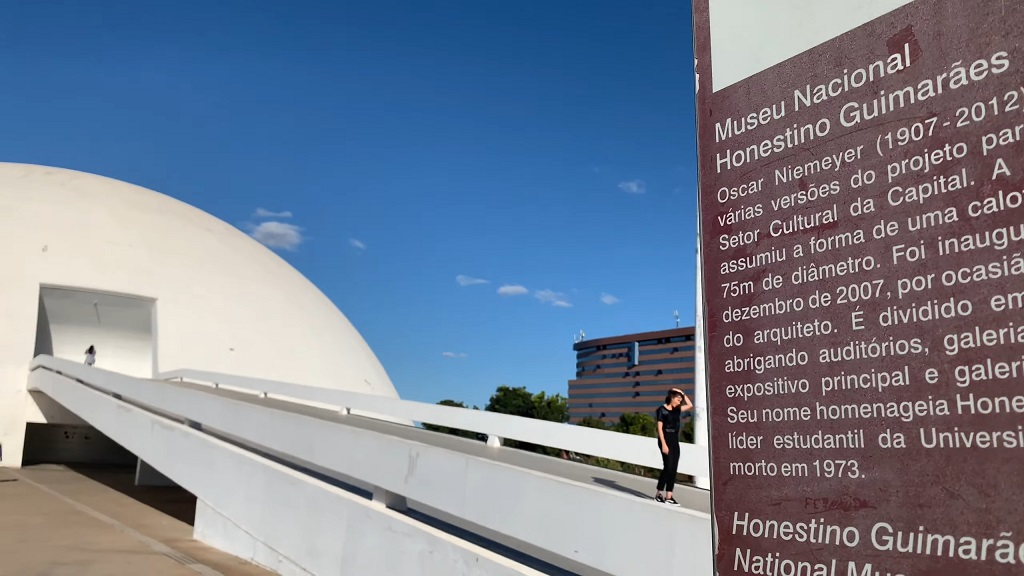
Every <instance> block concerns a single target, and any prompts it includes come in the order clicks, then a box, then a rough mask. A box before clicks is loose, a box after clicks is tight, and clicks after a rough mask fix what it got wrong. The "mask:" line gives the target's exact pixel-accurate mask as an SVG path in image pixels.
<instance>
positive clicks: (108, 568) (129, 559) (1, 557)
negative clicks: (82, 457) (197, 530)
mask: <svg viewBox="0 0 1024 576" xmlns="http://www.w3.org/2000/svg"><path fill="white" fill-rule="evenodd" d="M133 484H134V483H133V475H132V473H131V471H130V470H124V469H120V470H117V469H76V470H72V469H70V468H67V467H64V466H54V465H44V466H34V467H32V466H30V467H26V468H22V469H19V470H14V469H9V468H0V576H122V575H124V576H138V575H139V574H152V575H154V576H155V575H160V576H179V575H180V576H196V575H197V574H201V575H204V576H218V575H224V576H236V575H237V576H264V575H269V574H271V572H268V571H266V570H263V569H261V568H258V567H256V566H254V565H252V564H249V563H248V562H245V561H243V560H241V559H239V558H236V557H234V556H230V555H228V554H224V553H222V552H219V551H217V550H215V549H213V548H210V547H208V546H205V545H203V544H201V543H199V542H197V541H195V540H193V539H192V526H191V525H190V523H191V522H192V518H193V516H194V514H195V498H194V497H192V496H191V495H189V494H188V493H187V492H185V491H184V490H182V489H180V488H138V487H135V486H134V485H133Z"/></svg>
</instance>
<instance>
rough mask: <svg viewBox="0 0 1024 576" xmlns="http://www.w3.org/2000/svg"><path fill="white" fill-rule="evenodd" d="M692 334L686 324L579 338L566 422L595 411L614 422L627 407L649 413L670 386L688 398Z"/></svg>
mask: <svg viewBox="0 0 1024 576" xmlns="http://www.w3.org/2000/svg"><path fill="white" fill-rule="evenodd" d="M693 338H694V331H693V327H690V328H674V329H672V330H661V331H658V332H643V333H640V334H626V335H624V336H614V337H611V338H598V339H595V340H583V341H581V342H577V343H576V344H575V345H574V346H573V350H575V351H576V378H575V379H573V380H569V421H570V422H572V423H576V422H579V421H580V420H581V419H583V418H585V417H587V416H593V417H595V418H601V419H603V420H605V421H608V422H614V421H617V420H618V419H619V416H620V415H622V414H623V413H628V412H643V413H646V414H651V415H653V414H654V411H655V410H656V409H657V408H658V406H659V405H660V404H661V403H663V402H664V400H665V392H667V391H668V389H669V388H680V389H682V390H683V391H684V392H686V395H687V396H689V397H690V399H691V400H692V399H693V346H694V340H693ZM684 416H685V415H684Z"/></svg>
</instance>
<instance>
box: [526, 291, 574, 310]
mask: <svg viewBox="0 0 1024 576" xmlns="http://www.w3.org/2000/svg"><path fill="white" fill-rule="evenodd" d="M533 296H534V298H536V299H537V300H540V301H541V302H543V303H545V304H551V305H552V306H555V307H556V308H572V303H571V302H569V300H568V299H566V297H565V294H563V293H561V292H555V291H554V290H537V291H536V292H534V293H533Z"/></svg>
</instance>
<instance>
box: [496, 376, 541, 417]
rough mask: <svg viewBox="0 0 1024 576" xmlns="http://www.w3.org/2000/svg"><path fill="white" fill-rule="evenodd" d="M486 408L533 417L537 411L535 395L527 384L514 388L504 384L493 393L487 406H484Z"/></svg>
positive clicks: (501, 412) (500, 412)
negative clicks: (534, 400) (529, 390)
mask: <svg viewBox="0 0 1024 576" xmlns="http://www.w3.org/2000/svg"><path fill="white" fill-rule="evenodd" d="M484 410H486V411H488V412H498V413H499V414H511V415H512V416H522V417H524V418H533V414H534V412H535V410H534V406H533V395H532V394H530V393H529V392H528V391H527V390H526V387H525V386H520V387H518V388H512V387H510V386H506V385H504V384H502V385H501V386H498V389H497V390H495V391H494V394H492V395H491V399H490V400H489V401H488V402H487V406H484Z"/></svg>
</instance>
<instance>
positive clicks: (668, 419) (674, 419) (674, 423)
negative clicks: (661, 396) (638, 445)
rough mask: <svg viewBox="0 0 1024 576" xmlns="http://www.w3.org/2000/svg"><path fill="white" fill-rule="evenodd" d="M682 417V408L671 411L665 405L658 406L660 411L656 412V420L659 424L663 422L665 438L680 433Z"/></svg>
mask: <svg viewBox="0 0 1024 576" xmlns="http://www.w3.org/2000/svg"><path fill="white" fill-rule="evenodd" d="M682 415H683V410H682V408H681V407H680V408H676V409H675V410H669V409H668V408H665V405H664V404H662V405H661V406H658V410H657V411H655V413H654V419H655V420H656V421H657V422H661V427H662V430H663V431H664V433H665V436H666V437H668V435H669V434H678V433H679V424H680V420H681V418H682Z"/></svg>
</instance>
